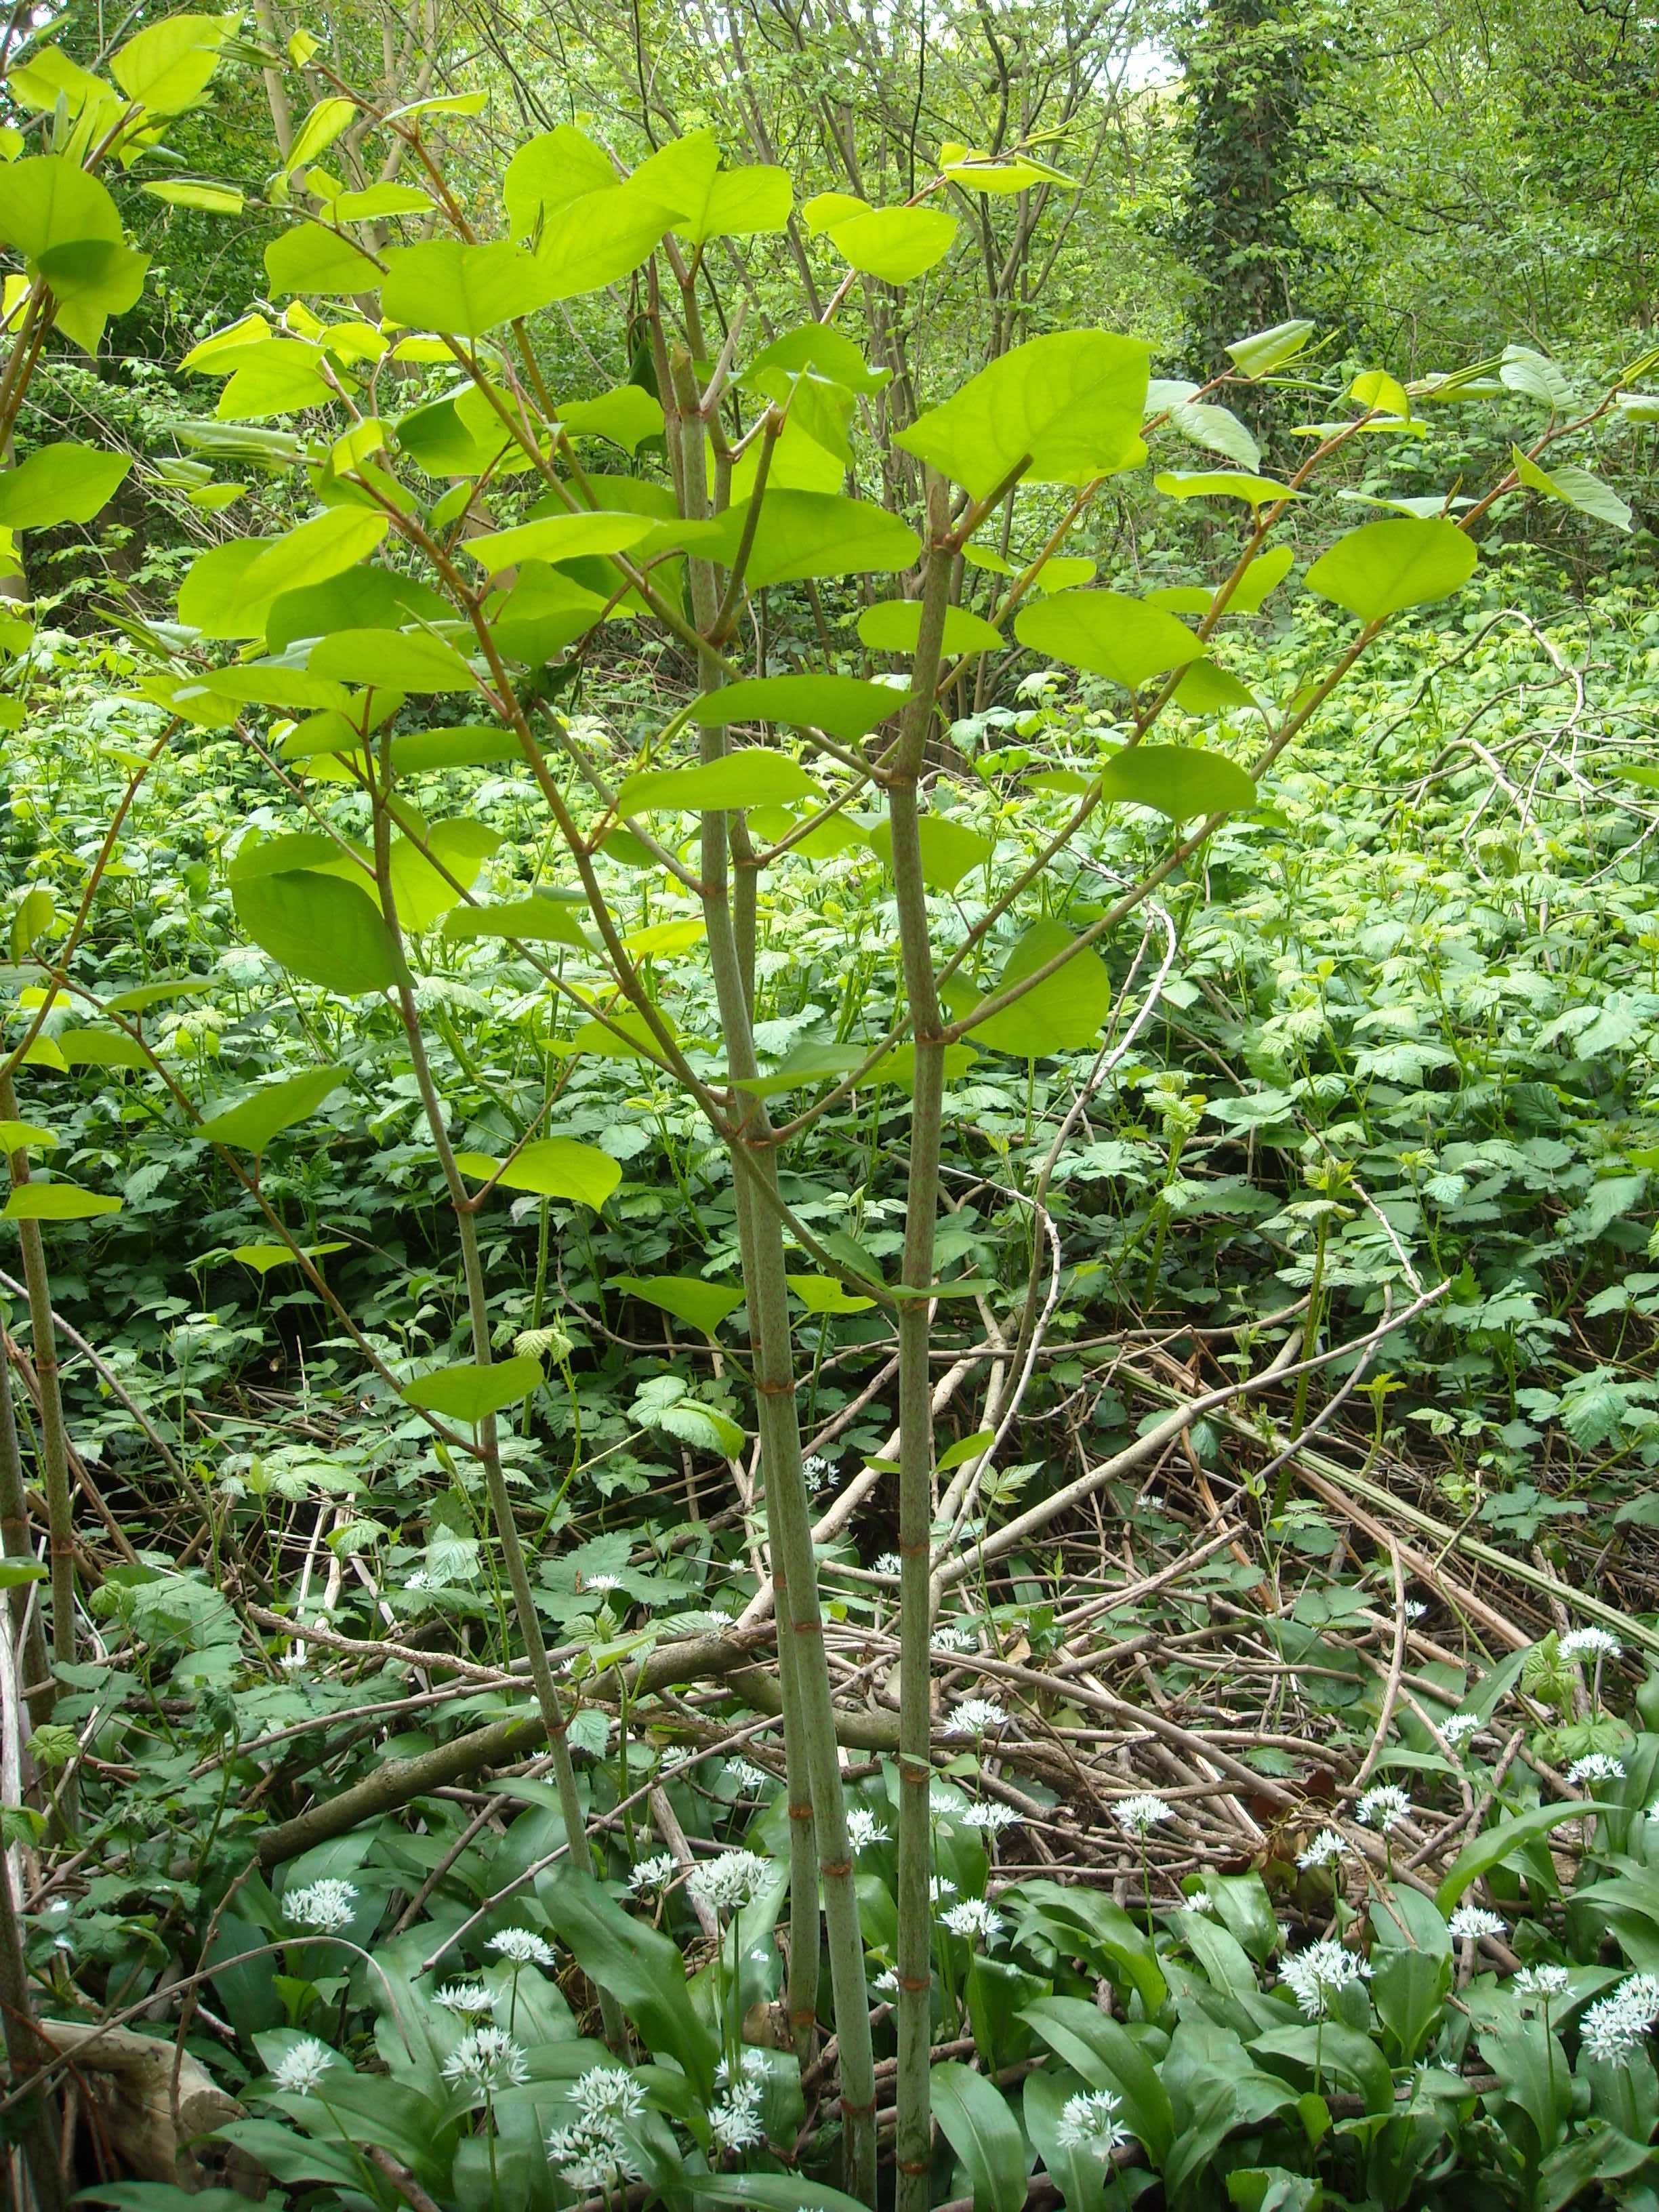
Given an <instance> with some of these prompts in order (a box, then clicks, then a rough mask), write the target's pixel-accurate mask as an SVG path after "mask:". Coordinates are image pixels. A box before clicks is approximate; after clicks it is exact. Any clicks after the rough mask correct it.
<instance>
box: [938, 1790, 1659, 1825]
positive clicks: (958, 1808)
mask: <svg viewBox="0 0 1659 2212" xmlns="http://www.w3.org/2000/svg"><path fill="white" fill-rule="evenodd" d="M927 1809H928V1811H929V1812H930V1813H933V1814H938V1815H939V1817H940V1818H941V1819H943V1820H960V1819H961V1818H962V1814H963V1800H962V1799H961V1798H960V1797H959V1796H957V1793H956V1791H955V1790H943V1789H941V1788H940V1787H939V1784H938V1783H937V1782H936V1783H934V1784H933V1788H932V1789H931V1790H929V1791H928V1792H927ZM1650 1817H1651V1818H1652V1819H1654V1820H1659V1805H1656V1806H1655V1807H1654V1808H1653V1812H1652V1814H1651V1816H1650Z"/></svg>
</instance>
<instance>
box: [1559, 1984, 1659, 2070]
mask: <svg viewBox="0 0 1659 2212" xmlns="http://www.w3.org/2000/svg"><path fill="white" fill-rule="evenodd" d="M1656 2013H1659V1978H1655V1977H1654V1976H1653V1975H1652V1974H1632V1975H1631V1977H1630V1978H1629V1979H1628V1980H1627V1981H1623V1982H1620V1984H1619V1986H1618V1988H1617V1989H1616V1990H1614V1991H1613V1994H1612V1996H1606V1997H1603V1998H1602V1999H1601V2002H1600V2003H1599V2004H1593V2005H1592V2006H1591V2007H1590V2008H1589V2011H1588V2012H1587V2013H1586V2014H1585V2015H1584V2017H1583V2021H1581V2022H1580V2023H1579V2033H1580V2034H1581V2035H1582V2036H1583V2043H1584V2048H1585V2050H1586V2051H1588V2052H1589V2055H1590V2057H1592V2058H1602V2059H1615V2058H1625V2057H1628V2056H1629V2055H1630V2053H1631V2052H1632V2051H1634V2050H1635V2049H1636V2047H1637V2045H1638V2044H1639V2043H1640V2042H1641V2040H1642V2038H1643V2037H1644V2035H1645V2034H1646V2033H1647V2032H1648V2029H1649V2028H1650V2027H1651V2026H1652V2025H1653V2016H1654V2015H1655V2014H1656Z"/></svg>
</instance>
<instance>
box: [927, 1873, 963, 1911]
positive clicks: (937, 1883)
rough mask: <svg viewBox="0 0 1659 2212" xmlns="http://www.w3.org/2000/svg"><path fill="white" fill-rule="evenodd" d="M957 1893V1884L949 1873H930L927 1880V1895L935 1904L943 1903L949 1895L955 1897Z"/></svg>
mask: <svg viewBox="0 0 1659 2212" xmlns="http://www.w3.org/2000/svg"><path fill="white" fill-rule="evenodd" d="M956 1893H957V1886H956V1884H955V1882H953V1881H951V1877H950V1875H948V1874H936V1875H929V1877H928V1881H927V1895H928V1898H929V1899H930V1900H931V1901H932V1903H933V1904H934V1905H939V1904H942V1903H943V1902H944V1900H945V1899H946V1898H947V1897H954V1896H955V1895H956Z"/></svg>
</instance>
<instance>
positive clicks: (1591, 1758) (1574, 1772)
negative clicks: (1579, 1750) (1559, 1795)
mask: <svg viewBox="0 0 1659 2212" xmlns="http://www.w3.org/2000/svg"><path fill="white" fill-rule="evenodd" d="M1624 1778H1625V1762H1624V1761H1623V1759H1615V1758H1614V1757H1613V1754H1612V1753H1611V1752H1606V1751H1587V1752H1586V1753H1584V1756H1583V1758H1582V1759H1574V1761H1573V1762H1572V1765H1571V1766H1570V1767H1569V1768H1568V1769H1567V1782H1568V1784H1569V1786H1570V1787H1571V1788H1572V1789H1574V1790H1576V1789H1577V1787H1578V1785H1579V1784H1580V1783H1581V1782H1622V1781H1623V1780H1624Z"/></svg>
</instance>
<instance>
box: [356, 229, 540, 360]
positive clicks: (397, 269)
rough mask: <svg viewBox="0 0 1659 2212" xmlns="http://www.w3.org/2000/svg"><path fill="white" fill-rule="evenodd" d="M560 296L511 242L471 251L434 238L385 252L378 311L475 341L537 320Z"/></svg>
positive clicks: (453, 241) (456, 241)
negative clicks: (522, 320) (532, 317)
mask: <svg viewBox="0 0 1659 2212" xmlns="http://www.w3.org/2000/svg"><path fill="white" fill-rule="evenodd" d="M559 296H560V294H559V291H558V289H557V286H556V283H555V282H554V280H553V279H552V277H551V276H550V273H549V270H548V269H547V267H546V265H545V264H544V263H543V262H541V261H539V260H538V258H537V257H536V256H535V255H534V254H533V253H526V252H525V250H524V249H523V247H522V246H514V245H513V242H512V240H510V239H505V238H499V239H495V240H493V241H492V242H491V243H490V244H489V245H486V246H471V245H468V244H466V243H465V241H464V240H460V239H459V238H432V239H427V240H424V241H423V242H422V244H420V245H419V246H388V247H387V249H386V281H385V283H383V284H382V285H381V287H380V307H381V311H382V313H385V314H386V315H388V316H390V317H391V319H392V320H393V321H394V322H398V323H406V324H408V325H410V328H411V329H414V330H422V331H444V332H446V333H447V335H449V336H450V337H468V338H476V337H483V333H484V332H485V331H492V330H495V328H496V327H497V326H498V325H500V324H502V323H508V322H515V321H516V320H517V319H519V317H520V316H521V315H533V314H535V313H537V312H538V309H540V308H542V307H549V306H550V305H551V303H552V302H553V301H555V300H556V299H557V298H558V297H559Z"/></svg>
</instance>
